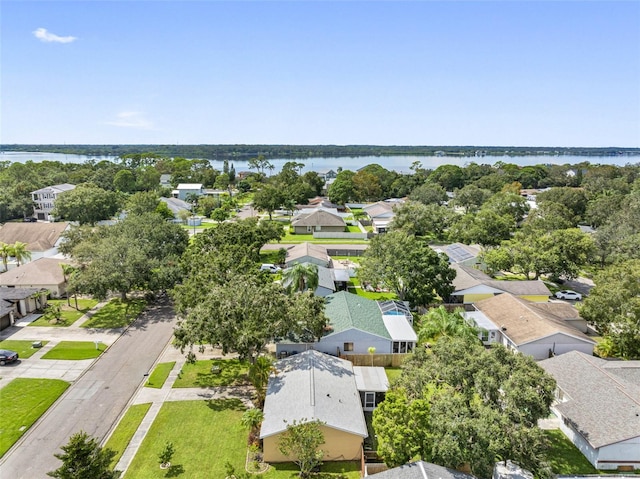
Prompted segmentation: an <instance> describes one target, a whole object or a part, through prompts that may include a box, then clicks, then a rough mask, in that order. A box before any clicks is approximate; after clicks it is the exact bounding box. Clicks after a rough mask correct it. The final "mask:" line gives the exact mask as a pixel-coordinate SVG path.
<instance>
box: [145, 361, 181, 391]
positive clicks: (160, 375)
mask: <svg viewBox="0 0 640 479" xmlns="http://www.w3.org/2000/svg"><path fill="white" fill-rule="evenodd" d="M175 365H176V362H175V361H172V362H170V363H159V364H158V365H157V366H156V367H155V369H154V370H153V372H152V373H151V376H149V379H148V380H147V384H145V386H146V387H148V388H158V389H159V388H161V387H162V386H163V385H164V382H165V381H166V380H167V378H168V377H169V373H170V372H171V370H172V369H173V367H174V366H175Z"/></svg>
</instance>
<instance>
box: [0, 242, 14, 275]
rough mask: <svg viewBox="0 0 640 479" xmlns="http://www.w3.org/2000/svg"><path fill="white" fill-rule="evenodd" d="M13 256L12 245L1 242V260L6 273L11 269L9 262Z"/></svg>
mask: <svg viewBox="0 0 640 479" xmlns="http://www.w3.org/2000/svg"><path fill="white" fill-rule="evenodd" d="M12 254H13V249H12V248H11V245H9V244H7V243H3V242H2V241H0V258H2V266H4V271H7V270H8V269H9V267H8V266H7V263H8V261H9V256H11V255H12Z"/></svg>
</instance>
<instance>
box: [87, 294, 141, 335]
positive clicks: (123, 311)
mask: <svg viewBox="0 0 640 479" xmlns="http://www.w3.org/2000/svg"><path fill="white" fill-rule="evenodd" d="M146 304H147V303H146V301H145V300H144V299H128V300H126V301H122V300H121V299H119V298H117V299H112V300H111V301H109V302H108V303H107V304H106V305H104V306H103V307H102V308H100V310H99V311H98V312H97V313H96V314H94V315H93V316H92V317H91V319H89V321H87V322H85V323H84V324H83V325H82V327H83V328H106V329H110V328H123V327H125V326H127V325H128V324H129V323H130V322H131V321H133V320H134V319H136V318H137V317H138V316H139V315H140V313H142V311H143V310H144V307H145V306H146Z"/></svg>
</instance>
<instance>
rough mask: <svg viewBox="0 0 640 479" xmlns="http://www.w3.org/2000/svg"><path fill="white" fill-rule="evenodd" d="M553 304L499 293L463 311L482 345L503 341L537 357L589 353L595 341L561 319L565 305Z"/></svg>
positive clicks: (507, 345) (514, 348) (591, 351)
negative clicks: (477, 330)
mask: <svg viewBox="0 0 640 479" xmlns="http://www.w3.org/2000/svg"><path fill="white" fill-rule="evenodd" d="M555 305H556V303H548V304H539V303H535V302H532V301H527V300H526V299H522V298H519V297H516V296H514V295H512V294H510V293H503V294H500V295H498V296H494V297H492V298H488V299H483V300H482V301H478V302H477V303H474V307H475V311H470V312H465V313H464V315H465V318H466V319H467V321H469V322H470V323H472V324H474V325H476V326H478V327H479V328H480V329H481V332H480V338H481V340H482V342H483V343H484V344H485V345H490V344H495V343H497V344H503V345H504V346H506V347H508V348H510V349H513V350H517V351H519V352H521V353H522V354H527V355H529V356H532V357H533V358H534V359H537V360H539V359H546V358H549V357H552V356H557V355H560V354H564V353H568V352H570V351H581V352H583V353H585V354H589V355H591V354H593V348H594V346H595V341H594V340H593V339H591V338H590V337H588V336H587V335H586V334H584V333H583V332H581V331H580V330H579V329H578V328H576V327H574V326H572V325H571V321H566V320H565V318H564V315H565V314H566V311H567V310H566V307H565V305H562V304H557V305H558V306H561V307H560V308H554V306H555ZM572 317H575V316H572Z"/></svg>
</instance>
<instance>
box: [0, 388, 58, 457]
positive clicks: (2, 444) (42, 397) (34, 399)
mask: <svg viewBox="0 0 640 479" xmlns="http://www.w3.org/2000/svg"><path fill="white" fill-rule="evenodd" d="M68 387H69V383H67V382H65V381H61V380H59V379H27V378H18V379H14V380H13V381H11V382H10V383H9V384H7V385H6V386H5V387H3V388H2V390H0V393H1V396H2V414H0V457H2V456H3V455H4V453H5V452H7V451H8V450H9V448H10V447H11V446H13V445H14V444H15V442H16V441H17V440H18V439H20V437H21V436H22V435H23V434H24V433H25V432H27V430H28V429H29V428H30V427H31V425H32V424H33V423H34V422H36V421H37V420H38V418H39V417H40V416H42V415H43V414H44V412H45V411H46V410H47V409H49V407H50V406H51V405H52V404H53V403H54V402H55V401H56V399H58V397H60V395H61V394H62V393H63V392H64V391H65V389H67V388H68Z"/></svg>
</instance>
